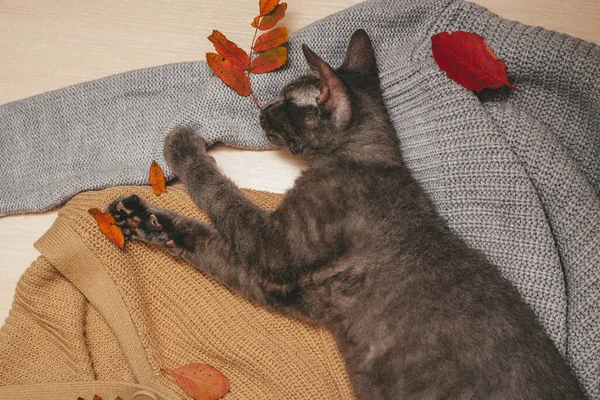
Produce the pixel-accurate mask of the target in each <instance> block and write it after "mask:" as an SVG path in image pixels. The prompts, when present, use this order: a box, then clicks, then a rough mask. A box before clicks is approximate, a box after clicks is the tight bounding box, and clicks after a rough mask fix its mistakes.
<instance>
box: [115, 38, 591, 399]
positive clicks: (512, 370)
mask: <svg viewBox="0 0 600 400" xmlns="http://www.w3.org/2000/svg"><path fill="white" fill-rule="evenodd" d="M304 53H305V56H306V58H307V61H308V63H309V65H310V67H311V69H312V70H313V72H312V73H311V74H309V75H307V76H304V77H301V78H299V79H298V80H296V81H294V82H292V83H290V84H289V85H288V86H286V87H285V88H284V89H283V90H282V92H281V94H280V96H278V97H277V98H276V99H275V100H273V101H272V102H271V103H270V104H269V105H267V106H266V107H265V108H264V109H263V111H262V114H261V125H262V127H263V128H264V129H265V131H266V134H267V136H268V138H269V140H270V141H271V142H272V143H274V144H277V145H280V146H286V147H288V148H289V149H290V150H291V151H292V152H293V153H295V154H299V155H304V156H308V157H309V158H310V159H311V160H312V166H311V168H310V169H308V170H307V171H305V172H304V173H303V174H302V175H301V177H300V178H298V180H297V181H296V183H295V185H294V187H293V188H292V189H291V190H290V191H289V192H288V193H286V195H285V197H284V198H283V200H282V202H281V204H280V205H279V207H278V208H277V209H276V210H275V211H273V212H267V211H264V210H262V209H260V208H258V207H257V206H255V205H253V204H252V203H250V202H249V201H248V200H247V199H246V198H245V197H244V196H243V195H242V193H241V192H240V191H239V190H238V188H237V187H236V186H235V185H234V184H233V183H232V182H231V181H230V180H228V179H227V178H226V177H224V176H222V175H221V174H220V173H219V172H218V171H217V169H216V168H215V165H214V161H213V160H211V158H210V157H209V156H208V155H207V153H206V150H205V143H204V142H203V140H202V139H201V138H200V137H199V136H198V135H195V134H193V133H192V132H191V131H189V130H187V129H184V128H180V129H177V130H175V131H173V132H172V133H171V134H169V136H168V137H167V139H166V142H165V159H166V160H167V162H168V164H169V166H170V167H171V169H172V170H173V171H174V172H175V173H176V174H177V176H179V177H180V178H181V179H182V180H183V182H184V183H185V184H186V186H187V188H188V190H189V193H190V195H191V197H192V198H193V200H194V201H195V202H196V204H197V205H198V206H199V207H201V208H202V209H203V210H205V211H206V213H207V214H208V216H209V217H210V219H211V220H212V222H213V223H214V228H213V227H210V226H208V225H206V224H203V223H201V222H198V221H196V220H193V219H190V218H187V217H185V216H182V215H178V214H176V213H174V212H172V211H169V210H164V209H159V208H157V207H154V206H152V205H149V204H146V203H143V202H142V201H141V200H140V199H139V198H138V197H137V196H131V197H128V198H124V199H117V200H115V201H114V202H113V203H112V204H111V206H110V210H111V212H112V213H113V214H114V215H115V217H116V218H117V220H118V221H119V223H120V224H121V226H122V227H123V229H124V231H125V233H126V235H127V236H128V237H134V238H139V239H141V240H145V241H148V242H152V243H156V244H158V245H160V246H162V247H163V248H165V249H167V250H168V251H170V252H171V253H173V254H175V255H178V256H181V257H183V258H184V259H186V260H187V261H189V262H190V263H191V264H193V265H195V266H197V267H198V268H201V269H202V270H204V271H206V272H208V273H209V274H211V275H212V276H214V277H215V278H216V279H217V280H219V281H220V282H222V283H223V284H225V285H226V286H228V287H230V288H231V289H233V290H235V291H237V292H239V293H240V294H242V295H243V296H245V297H246V298H248V299H249V300H251V301H254V302H256V303H259V304H262V305H265V306H267V307H269V308H271V309H273V310H276V311H278V312H281V313H284V314H287V315H292V316H295V317H297V318H301V319H303V320H305V321H308V322H309V323H313V324H320V325H324V326H325V327H327V328H328V329H330V330H331V332H332V333H333V335H334V336H335V338H336V340H337V343H338V346H339V349H340V351H341V353H342V355H343V357H344V359H345V362H346V366H347V369H348V372H349V375H350V377H351V380H352V384H353V387H354V390H355V393H356V395H357V397H358V398H360V399H370V400H371V399H372V400H375V399H581V398H584V396H583V394H582V391H581V389H580V388H579V385H578V383H577V382H576V381H575V379H574V378H573V376H572V374H571V372H570V370H569V368H568V367H567V365H566V364H565V362H564V361H563V360H562V359H561V356H560V355H559V353H558V351H557V349H556V348H555V346H554V345H553V343H552V342H551V340H550V339H549V338H548V336H547V335H546V334H545V333H544V332H543V330H542V328H541V327H540V325H539V323H538V322H537V320H536V317H535V315H534V314H533V312H532V311H531V309H530V308H529V307H528V306H527V304H526V303H525V302H524V301H523V299H522V298H521V297H520V295H519V293H518V292H517V291H516V289H515V288H514V287H513V286H512V285H511V284H510V283H509V282H508V281H507V280H506V279H504V278H503V277H502V276H501V275H500V274H499V272H498V271H497V269H496V268H495V267H494V266H493V265H491V264H490V263H489V262H488V261H487V260H486V259H485V258H484V257H483V256H482V255H481V254H480V253H478V252H477V251H475V250H473V249H471V248H469V247H468V246H467V245H466V244H465V243H464V242H463V241H462V240H461V239H460V238H459V237H458V236H457V235H456V234H454V233H453V232H451V231H450V230H449V229H448V227H447V226H446V224H445V223H444V221H443V220H442V218H441V217H440V216H439V215H438V214H437V213H436V211H435V210H434V209H433V207H432V204H431V203H430V201H429V200H428V198H427V196H426V195H425V193H424V191H423V190H422V189H421V187H420V186H419V184H418V183H417V182H416V181H415V180H414V179H413V177H412V176H411V173H410V171H409V170H408V169H407V167H406V166H405V165H404V163H403V160H402V156H401V154H400V151H399V143H398V139H397V137H396V134H395V132H394V128H393V126H392V124H391V122H390V119H389V117H388V114H387V111H386V108H385V106H384V103H383V99H382V96H381V93H380V87H379V79H378V76H377V67H376V62H375V56H374V53H373V49H372V47H371V43H370V40H369V38H368V36H367V35H366V33H365V32H364V31H357V32H356V33H355V34H354V35H353V37H352V39H351V42H350V45H349V48H348V52H347V55H346V59H345V61H344V63H343V64H342V66H341V67H340V68H338V69H337V70H333V69H332V68H331V67H330V66H329V65H327V64H326V63H325V62H324V61H322V60H321V59H320V58H319V57H318V56H317V55H316V54H314V53H313V52H312V51H311V50H310V49H308V48H307V47H304Z"/></svg>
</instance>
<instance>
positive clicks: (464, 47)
mask: <svg viewBox="0 0 600 400" xmlns="http://www.w3.org/2000/svg"><path fill="white" fill-rule="evenodd" d="M431 50H432V53H433V58H434V59H435V61H436V62H437V64H438V66H439V67H440V69H441V70H442V71H444V72H446V75H448V77H449V78H450V79H452V80H454V81H456V82H458V83H459V84H461V85H462V86H463V87H465V88H467V89H469V90H475V91H477V92H481V91H482V90H483V89H496V88H499V87H502V86H508V87H511V88H513V89H515V90H518V89H517V88H515V87H514V86H513V85H511V83H510V82H509V80H508V75H507V74H506V64H504V61H502V60H500V59H498V56H496V54H494V52H493V51H492V49H490V47H489V46H488V44H487V43H486V42H485V40H483V38H482V37H481V36H479V35H477V34H475V33H471V32H465V31H457V32H454V33H448V32H441V33H438V34H436V35H433V36H432V37H431Z"/></svg>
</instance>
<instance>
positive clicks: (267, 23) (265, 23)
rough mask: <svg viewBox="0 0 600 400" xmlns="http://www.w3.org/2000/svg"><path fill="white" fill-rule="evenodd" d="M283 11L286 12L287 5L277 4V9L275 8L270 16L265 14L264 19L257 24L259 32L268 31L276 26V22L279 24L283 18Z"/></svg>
mask: <svg viewBox="0 0 600 400" xmlns="http://www.w3.org/2000/svg"><path fill="white" fill-rule="evenodd" d="M285 10H287V3H281V4H277V7H275V9H274V10H273V11H272V12H271V13H270V14H267V15H265V16H264V17H262V19H261V21H260V23H259V24H258V29H260V30H261V31H268V30H269V29H271V28H272V27H274V26H275V25H277V22H279V21H280V20H281V19H282V18H283V17H285ZM255 20H256V19H255ZM253 26H255V25H253Z"/></svg>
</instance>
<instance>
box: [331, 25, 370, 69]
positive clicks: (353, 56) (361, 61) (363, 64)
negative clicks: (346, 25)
mask: <svg viewBox="0 0 600 400" xmlns="http://www.w3.org/2000/svg"><path fill="white" fill-rule="evenodd" d="M338 71H344V72H358V73H360V74H366V75H374V76H377V61H376V60H375V50H373V45H372V44H371V39H369V35H367V32H365V31H364V30H363V29H359V30H357V31H356V32H354V34H352V37H351V38H350V44H348V49H347V50H346V57H345V58H344V62H343V63H342V65H341V66H340V67H339V68H338Z"/></svg>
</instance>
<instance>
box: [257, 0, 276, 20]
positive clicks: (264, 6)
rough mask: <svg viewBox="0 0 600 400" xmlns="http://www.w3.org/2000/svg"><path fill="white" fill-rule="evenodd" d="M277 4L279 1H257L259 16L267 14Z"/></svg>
mask: <svg viewBox="0 0 600 400" xmlns="http://www.w3.org/2000/svg"><path fill="white" fill-rule="evenodd" d="M277 4H279V0H259V8H260V16H261V17H262V16H263V15H267V14H269V13H270V12H271V11H273V9H274V8H275V7H277Z"/></svg>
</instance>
